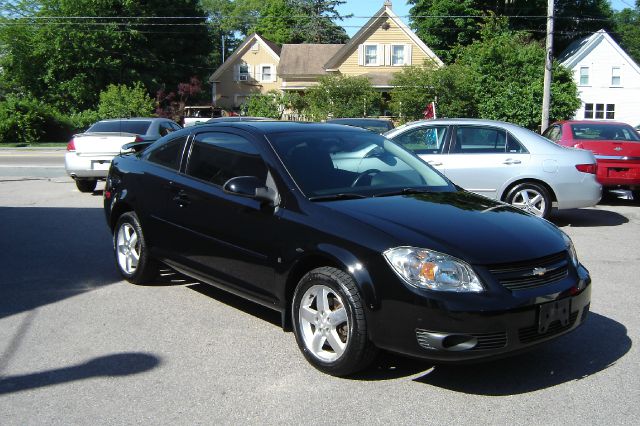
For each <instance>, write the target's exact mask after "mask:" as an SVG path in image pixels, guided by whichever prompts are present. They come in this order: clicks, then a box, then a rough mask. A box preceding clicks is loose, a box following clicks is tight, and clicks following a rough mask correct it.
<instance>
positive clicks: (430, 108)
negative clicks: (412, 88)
mask: <svg viewBox="0 0 640 426" xmlns="http://www.w3.org/2000/svg"><path fill="white" fill-rule="evenodd" d="M422 114H423V115H424V118H425V120H429V119H431V118H436V106H435V103H434V102H429V103H428V104H427V107H426V108H425V109H424V111H423V112H422Z"/></svg>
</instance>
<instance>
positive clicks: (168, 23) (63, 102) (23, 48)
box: [0, 0, 212, 112]
mask: <svg viewBox="0 0 640 426" xmlns="http://www.w3.org/2000/svg"><path fill="white" fill-rule="evenodd" d="M21 3H22V4H24V5H25V7H26V6H29V7H27V8H26V9H25V10H26V11H27V12H26V13H24V14H22V15H21V16H16V15H15V14H11V15H10V16H9V17H8V18H5V25H3V26H2V27H1V28H0V45H1V46H3V50H4V52H3V55H1V57H0V66H1V67H2V69H3V71H4V72H3V73H2V81H0V84H1V85H2V88H3V89H4V91H8V92H14V93H27V94H30V95H32V96H34V97H36V98H38V99H41V100H43V101H45V102H47V103H50V104H53V105H55V106H56V107H58V108H59V109H60V110H62V111H69V112H72V111H82V110H85V109H89V108H94V107H95V105H96V103H97V101H98V93H100V91H102V90H103V89H104V88H106V87H107V86H108V85H109V84H133V83H134V82H136V81H141V82H142V83H143V84H144V85H145V87H147V89H148V90H149V91H151V92H154V91H155V90H157V89H158V88H160V87H162V86H165V85H168V86H174V85H175V84H177V83H178V82H179V81H184V80H187V79H188V78H189V77H190V76H191V75H192V74H193V72H194V69H196V70H200V72H202V74H203V75H206V74H208V73H209V71H210V69H211V67H210V65H211V63H212V56H211V52H212V49H211V47H212V38H211V35H210V30H209V27H208V25H207V24H206V20H207V16H206V15H205V14H204V12H203V11H202V10H201V9H200V7H199V4H198V0H156V1H154V2H138V1H132V0H30V1H22V2H21ZM162 16H171V17H173V16H189V17H195V18H193V19H158V17H162ZM87 17H91V18H87ZM132 17H134V18H132ZM150 18H152V19H150ZM7 19H8V21H6V20H7Z"/></svg>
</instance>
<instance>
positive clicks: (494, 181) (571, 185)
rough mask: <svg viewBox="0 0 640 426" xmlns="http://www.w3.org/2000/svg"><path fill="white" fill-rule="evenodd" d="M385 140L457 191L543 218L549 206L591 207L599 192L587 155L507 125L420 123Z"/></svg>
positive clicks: (469, 121) (402, 128)
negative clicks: (426, 165)
mask: <svg viewBox="0 0 640 426" xmlns="http://www.w3.org/2000/svg"><path fill="white" fill-rule="evenodd" d="M385 136H386V137H387V138H389V139H391V140H393V141H394V142H396V143H398V144H400V145H403V146H404V147H405V148H407V149H410V150H412V151H413V152H414V153H416V154H417V155H419V156H420V157H421V158H422V159H423V160H425V161H427V162H428V163H429V164H431V165H432V166H433V167H435V168H436V169H438V170H439V171H440V172H442V173H443V174H444V175H446V176H447V177H448V178H449V179H450V180H451V181H453V182H454V183H455V184H457V185H459V186H461V187H462V188H464V189H466V190H468V191H471V192H475V193H477V194H480V195H484V196H486V197H489V198H493V199H497V200H501V201H505V202H508V203H510V204H513V205H514V206H517V207H520V208H522V209H523V210H526V211H528V212H530V213H532V214H535V215H536V216H540V217H546V216H548V215H549V213H550V212H551V208H552V206H554V207H556V208H557V209H572V208H578V207H589V206H594V205H596V204H597V203H598V202H599V201H600V198H601V196H602V187H601V186H600V184H599V183H598V182H597V181H596V174H595V173H596V160H595V158H594V156H593V154H592V153H591V152H590V151H585V150H581V149H574V148H566V147H562V146H559V145H557V144H554V143H553V142H551V141H549V140H548V139H546V138H544V137H542V136H540V135H538V134H536V133H533V132H532V131H530V130H527V129H525V128H522V127H520V126H516V125H514V124H510V123H504V122H499V121H492V120H475V119H438V120H423V121H416V122H412V123H408V124H405V125H403V126H400V127H398V128H396V129H393V130H391V131H389V132H387V133H385Z"/></svg>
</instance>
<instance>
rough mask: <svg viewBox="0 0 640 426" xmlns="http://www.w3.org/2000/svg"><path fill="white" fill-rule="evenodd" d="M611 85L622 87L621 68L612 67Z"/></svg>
mask: <svg viewBox="0 0 640 426" xmlns="http://www.w3.org/2000/svg"><path fill="white" fill-rule="evenodd" d="M611 85H612V86H621V85H622V79H621V78H620V67H611Z"/></svg>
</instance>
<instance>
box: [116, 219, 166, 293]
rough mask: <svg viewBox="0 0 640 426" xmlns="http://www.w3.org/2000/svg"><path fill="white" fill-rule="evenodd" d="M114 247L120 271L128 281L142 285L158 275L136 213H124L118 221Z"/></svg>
mask: <svg viewBox="0 0 640 426" xmlns="http://www.w3.org/2000/svg"><path fill="white" fill-rule="evenodd" d="M113 247H114V252H115V256H116V264H117V265H118V269H119V270H120V273H121V274H122V276H123V277H125V278H126V279H127V281H129V282H132V283H135V284H142V283H145V282H147V281H149V280H150V279H151V278H153V277H154V276H155V275H156V273H157V271H158V267H157V264H156V262H155V261H154V260H153V259H151V258H149V255H148V253H147V251H148V250H147V245H146V242H145V239H144V235H143V233H142V227H141V226H140V222H139V221H138V216H136V214H135V213H134V212H127V213H124V214H123V215H122V216H120V218H119V219H118V223H117V225H116V232H115V234H114V236H113Z"/></svg>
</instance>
